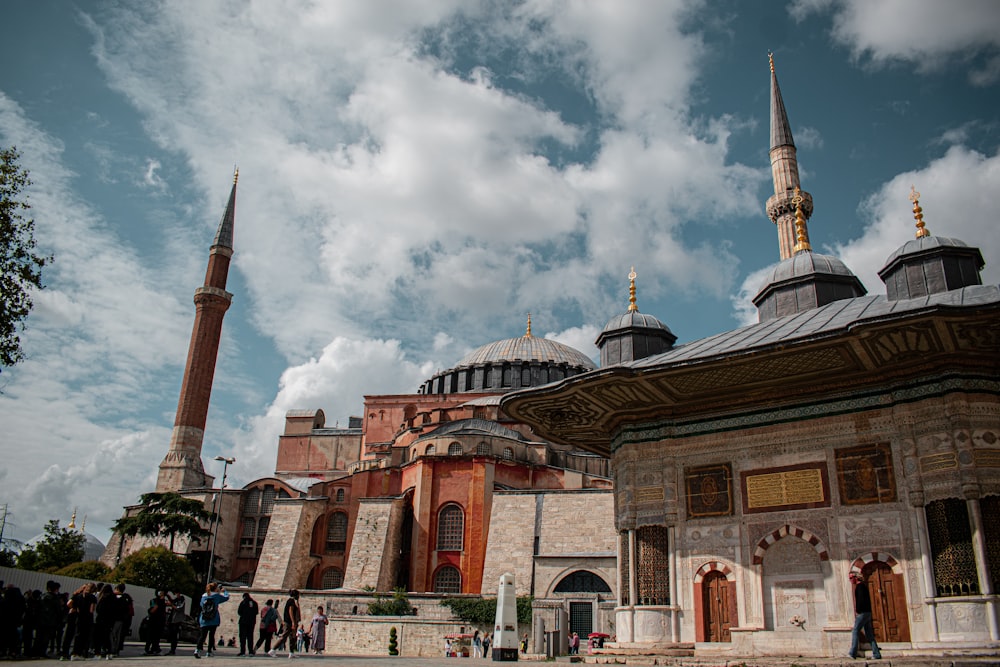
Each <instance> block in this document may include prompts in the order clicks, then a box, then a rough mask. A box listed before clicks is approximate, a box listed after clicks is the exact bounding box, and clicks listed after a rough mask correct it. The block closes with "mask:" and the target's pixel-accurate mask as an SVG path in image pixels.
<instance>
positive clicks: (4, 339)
mask: <svg viewBox="0 0 1000 667" xmlns="http://www.w3.org/2000/svg"><path fill="white" fill-rule="evenodd" d="M20 157H21V154H20V153H18V151H17V148H15V147H13V146H12V147H10V148H4V149H0V368H2V367H4V366H13V365H14V364H16V363H17V362H19V361H21V360H22V359H24V352H23V351H22V349H21V337H20V335H19V331H22V330H23V329H24V321H25V319H27V317H28V313H29V312H31V307H32V306H33V305H34V304H33V303H32V300H31V291H32V289H42V287H43V285H42V267H43V266H45V264H46V262H48V261H49V260H50V259H51V258H46V257H42V256H41V255H38V254H37V253H36V252H35V221H34V220H32V219H31V218H29V217H26V212H27V211H28V209H30V208H31V206H30V205H29V204H28V201H27V198H26V197H25V196H24V195H23V190H24V189H25V188H26V187H28V186H29V185H30V184H31V181H30V180H29V179H28V172H27V170H25V169H22V168H21V167H20V165H19V164H18V160H19V159H20Z"/></svg>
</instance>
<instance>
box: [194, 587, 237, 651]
mask: <svg viewBox="0 0 1000 667" xmlns="http://www.w3.org/2000/svg"><path fill="white" fill-rule="evenodd" d="M224 602H229V593H228V592H227V591H226V589H225V588H223V587H222V586H220V585H219V584H217V583H215V582H214V581H213V582H212V583H210V584H209V585H208V586H205V593H204V594H203V595H202V596H201V613H199V614H198V625H199V626H200V627H201V632H200V633H199V634H198V646H197V647H195V649H194V657H196V658H200V657H201V653H202V650H203V649H204V648H205V639H206V638H207V639H208V651H207V652H206V655H208V656H209V657H211V656H212V655H213V654H214V653H215V631H216V630H217V629H218V627H219V625H220V624H221V623H222V617H221V616H220V615H219V605H220V604H223V603H224Z"/></svg>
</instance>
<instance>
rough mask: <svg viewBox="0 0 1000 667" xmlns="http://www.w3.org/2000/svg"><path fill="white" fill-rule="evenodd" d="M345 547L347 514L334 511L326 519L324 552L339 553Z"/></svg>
mask: <svg viewBox="0 0 1000 667" xmlns="http://www.w3.org/2000/svg"><path fill="white" fill-rule="evenodd" d="M346 547H347V515H346V514H345V513H343V512H334V513H333V514H331V515H330V516H329V518H328V519H327V520H326V553H328V554H335V553H341V552H343V551H344V549H345V548H346Z"/></svg>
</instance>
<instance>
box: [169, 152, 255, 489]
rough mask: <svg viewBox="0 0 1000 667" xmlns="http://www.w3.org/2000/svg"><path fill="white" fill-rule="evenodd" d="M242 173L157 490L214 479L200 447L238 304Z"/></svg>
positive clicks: (216, 244) (210, 272)
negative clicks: (232, 279)
mask: <svg viewBox="0 0 1000 667" xmlns="http://www.w3.org/2000/svg"><path fill="white" fill-rule="evenodd" d="M238 180H239V170H236V171H235V173H234V174H233V188H232V190H231V191H230V192H229V203H228V204H227V205H226V211H225V213H223V214H222V221H221V222H219V229H218V231H217V232H216V233H215V240H214V241H213V243H212V247H211V248H210V249H209V252H208V269H207V270H206V271H205V284H204V285H203V286H202V287H199V288H198V289H196V290H195V292H194V306H195V315H194V327H193V329H192V331H191V343H190V345H189V346H188V356H187V364H186V365H185V367H184V379H183V381H182V382H181V395H180V399H179V400H178V402H177V416H176V417H175V419H174V430H173V433H172V435H171V437H170V449H169V450H168V451H167V455H166V457H164V459H163V462H162V463H161V464H160V474H159V477H158V479H157V482H156V490H157V491H158V492H164V491H178V490H180V489H188V488H198V487H203V486H207V485H208V483H209V482H210V481H211V478H210V477H208V476H206V475H205V468H204V466H203V465H202V462H201V445H202V440H203V438H204V436H205V422H206V421H207V419H208V402H209V399H210V398H211V396H212V380H213V379H214V378H215V361H216V358H217V357H218V355H219V341H220V339H221V337H222V318H223V317H224V316H225V314H226V311H227V310H228V309H229V304H231V303H232V301H233V295H232V294H230V293H229V292H227V291H226V279H227V278H228V276H229V261H230V258H231V257H232V256H233V227H234V224H235V221H236V182H237V181H238Z"/></svg>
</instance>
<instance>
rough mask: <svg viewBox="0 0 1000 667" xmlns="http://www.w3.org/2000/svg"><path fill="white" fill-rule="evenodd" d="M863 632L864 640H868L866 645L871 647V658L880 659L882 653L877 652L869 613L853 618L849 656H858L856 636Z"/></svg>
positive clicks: (857, 638) (862, 613)
mask: <svg viewBox="0 0 1000 667" xmlns="http://www.w3.org/2000/svg"><path fill="white" fill-rule="evenodd" d="M861 632H864V633H865V638H867V639H868V643H869V644H871V646H872V657H873V658H875V659H876V660H878V659H880V658H881V657H882V651H880V650H879V648H878V644H877V643H875V628H874V627H872V613H871V612H870V611H863V612H861V613H860V614H858V615H857V616H855V617H854V629H853V630H851V650H850V654H851V657H852V658H856V657H857V656H858V640H859V637H858V635H859V634H860V633H861Z"/></svg>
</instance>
